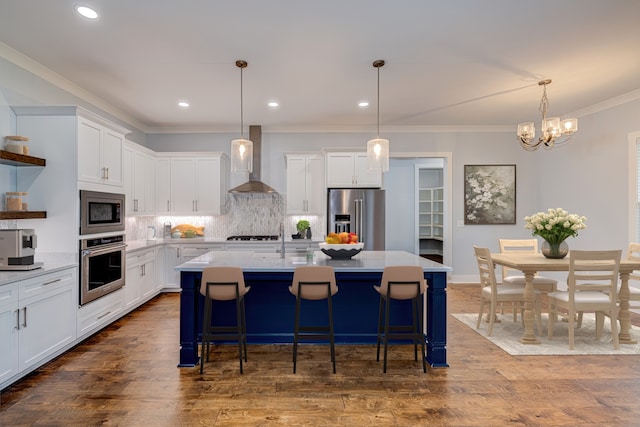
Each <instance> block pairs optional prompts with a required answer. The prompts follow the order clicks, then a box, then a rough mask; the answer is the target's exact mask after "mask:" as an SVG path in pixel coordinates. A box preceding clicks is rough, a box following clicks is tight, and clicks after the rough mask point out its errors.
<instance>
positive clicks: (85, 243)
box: [80, 234, 127, 305]
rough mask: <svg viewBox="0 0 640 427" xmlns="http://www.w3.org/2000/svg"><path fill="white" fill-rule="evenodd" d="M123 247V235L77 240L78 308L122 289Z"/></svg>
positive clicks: (123, 276)
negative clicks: (78, 265)
mask: <svg viewBox="0 0 640 427" xmlns="http://www.w3.org/2000/svg"><path fill="white" fill-rule="evenodd" d="M126 246H127V245H126V244H125V237H124V234H118V235H114V236H108V237H97V238H87V239H81V240H80V305H84V304H87V303H89V302H91V301H94V300H96V299H98V298H100V297H102V296H104V295H107V294H108V293H111V292H114V291H117V290H118V289H120V288H122V287H123V286H124V281H125V248H126Z"/></svg>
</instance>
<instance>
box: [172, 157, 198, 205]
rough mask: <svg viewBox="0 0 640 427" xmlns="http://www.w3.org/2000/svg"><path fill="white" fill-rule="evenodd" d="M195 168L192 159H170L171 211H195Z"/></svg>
mask: <svg viewBox="0 0 640 427" xmlns="http://www.w3.org/2000/svg"><path fill="white" fill-rule="evenodd" d="M195 185H196V169H195V162H194V160H193V159H182V158H173V159H171V213H172V214H174V215H181V214H183V215H192V214H193V213H194V211H195V203H196V197H195V193H196V192H195Z"/></svg>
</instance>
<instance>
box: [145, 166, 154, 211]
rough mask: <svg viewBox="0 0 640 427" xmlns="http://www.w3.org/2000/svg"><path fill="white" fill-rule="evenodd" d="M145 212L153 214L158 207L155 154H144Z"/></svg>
mask: <svg viewBox="0 0 640 427" xmlns="http://www.w3.org/2000/svg"><path fill="white" fill-rule="evenodd" d="M144 163H145V165H144V174H145V177H144V213H147V214H153V213H154V212H155V208H156V163H155V159H154V158H153V156H151V155H149V154H146V155H145V156H144Z"/></svg>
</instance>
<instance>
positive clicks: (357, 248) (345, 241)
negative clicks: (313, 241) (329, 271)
mask: <svg viewBox="0 0 640 427" xmlns="http://www.w3.org/2000/svg"><path fill="white" fill-rule="evenodd" d="M318 246H319V247H320V250H321V251H322V253H324V254H325V255H327V256H329V257H331V259H351V258H352V257H353V256H354V255H357V254H359V253H360V252H361V251H362V248H364V243H363V242H359V241H358V235H357V234H356V233H329V235H327V238H326V239H325V241H324V242H321V243H318Z"/></svg>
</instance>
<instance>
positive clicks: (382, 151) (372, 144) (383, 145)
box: [367, 59, 389, 172]
mask: <svg viewBox="0 0 640 427" xmlns="http://www.w3.org/2000/svg"><path fill="white" fill-rule="evenodd" d="M383 66H384V61H383V60H382V59H378V60H376V61H373V67H374V68H377V69H378V130H377V133H376V138H375V139H370V140H369V141H367V159H368V160H369V170H373V171H381V172H387V171H388V170H389V140H388V139H383V138H380V67H383Z"/></svg>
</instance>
